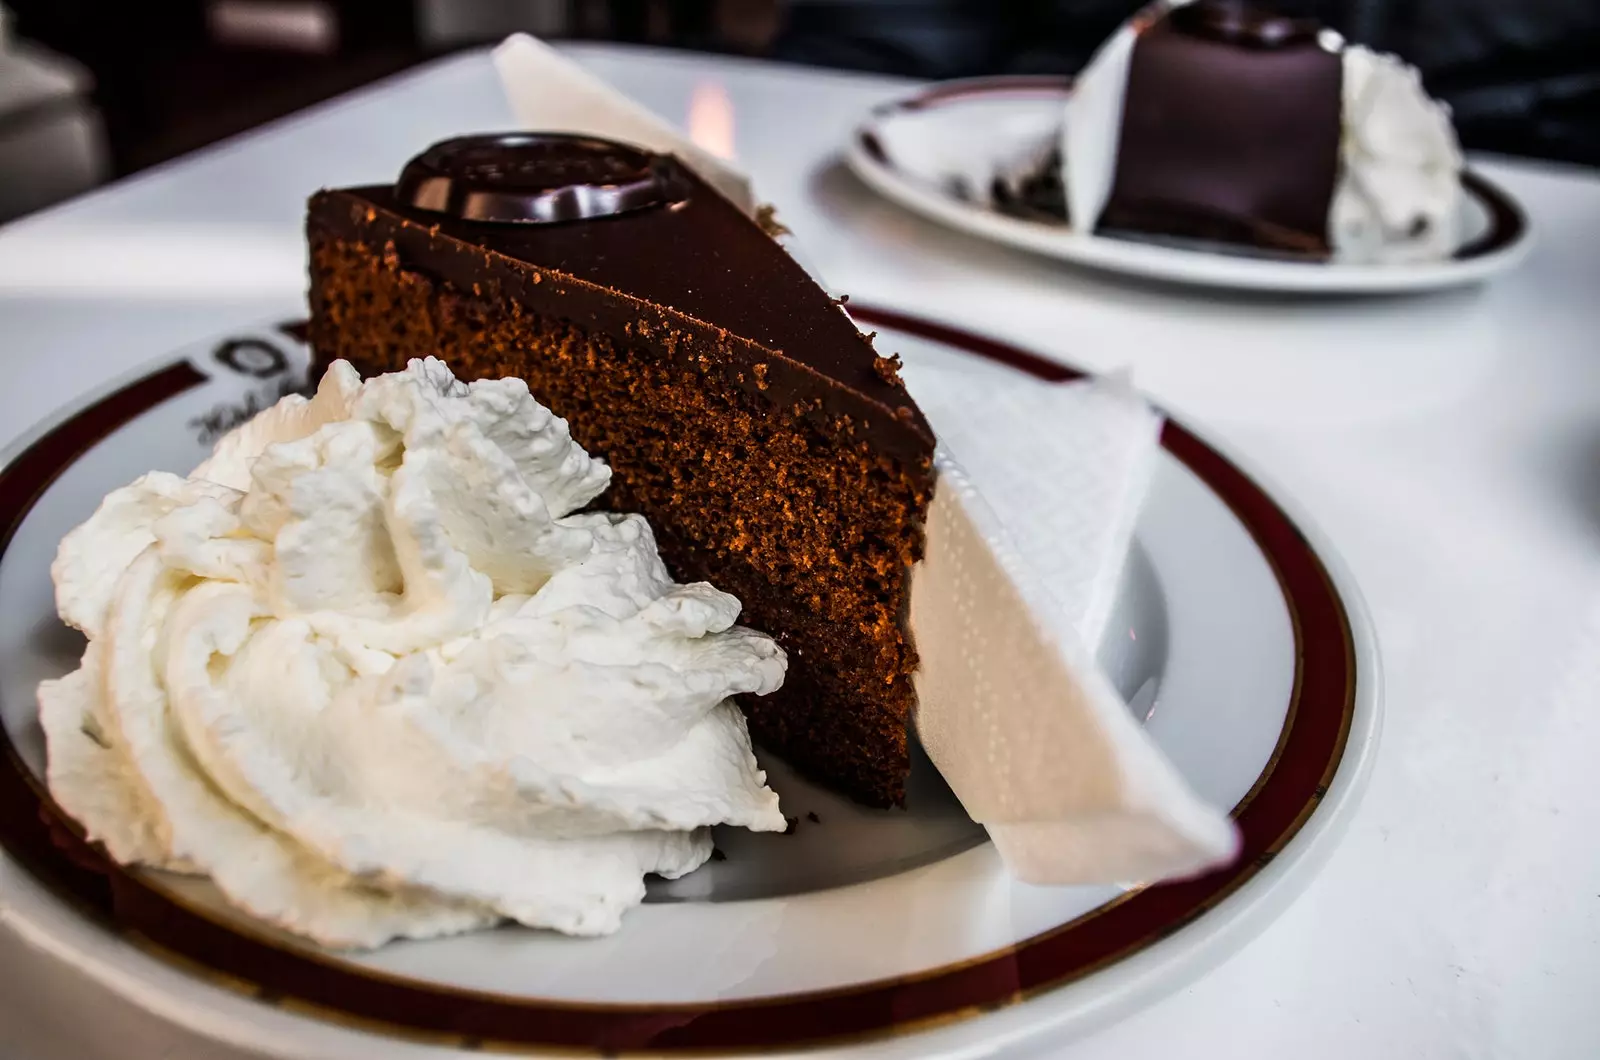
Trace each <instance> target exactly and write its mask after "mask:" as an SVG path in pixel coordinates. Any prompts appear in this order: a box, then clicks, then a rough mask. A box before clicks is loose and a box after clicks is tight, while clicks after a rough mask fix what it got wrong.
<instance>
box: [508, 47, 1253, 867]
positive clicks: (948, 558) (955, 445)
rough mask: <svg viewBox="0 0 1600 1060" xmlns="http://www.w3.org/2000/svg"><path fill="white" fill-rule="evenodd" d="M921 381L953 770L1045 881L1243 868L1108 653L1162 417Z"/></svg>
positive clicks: (616, 96) (916, 619)
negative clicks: (929, 437)
mask: <svg viewBox="0 0 1600 1060" xmlns="http://www.w3.org/2000/svg"><path fill="white" fill-rule="evenodd" d="M494 59H495V65H496V68H497V69H498V70H499V72H500V77H501V80H502V83H503V84H504V86H505V89H506V94H507V96H508V98H509V100H510V102H511V106H512V109H513V111H514V113H516V115H517V117H518V120H519V121H520V122H521V123H522V124H523V125H524V126H525V127H527V128H530V129H537V130H540V131H552V132H578V133H590V134H594V135H599V136H607V137H611V138H614V139H618V140H623V141H627V142H631V143H635V144H639V145H640V146H643V147H647V148H650V149H652V150H655V151H662V152H670V153H672V154H675V155H677V156H678V157H679V158H680V159H682V160H683V161H684V162H685V163H686V164H688V165H690V166H691V167H693V168H694V169H695V171H696V172H697V173H699V174H700V176H701V177H703V178H704V179H705V180H707V181H708V182H709V183H711V184H712V185H713V186H715V187H716V188H718V190H720V191H722V192H723V193H724V194H727V195H729V197H730V198H732V199H733V200H734V201H735V202H736V203H738V204H739V205H740V206H741V207H743V208H744V209H745V210H746V211H753V206H754V202H755V199H754V197H753V196H752V194H751V191H750V184H749V181H748V179H747V178H746V177H745V176H744V175H743V174H742V173H740V172H739V171H738V170H737V169H736V168H734V167H733V166H731V165H729V164H728V163H726V162H724V161H722V160H721V159H718V158H716V157H715V156H713V155H710V154H709V153H707V152H705V151H702V150H700V149H699V148H698V147H696V146H694V145H693V144H692V143H690V142H689V141H688V140H687V139H686V138H685V137H684V136H683V135H682V134H681V133H680V132H679V131H678V130H676V129H675V128H673V127H672V126H671V125H670V124H668V123H667V122H664V121H662V120H661V119H660V118H657V117H656V116H655V115H654V114H651V113H650V112H649V111H646V110H645V109H644V108H642V107H640V106H638V105H637V104H635V103H633V102H632V101H631V100H629V99H627V98H626V97H624V96H622V95H621V94H620V93H618V92H617V91H616V90H615V89H613V88H611V87H610V86H609V85H606V84H605V83H604V82H602V81H600V80H598V79H596V78H594V77H593V76H591V75H590V74H588V73H587V72H585V71H584V70H582V69H581V68H580V67H578V66H576V65H575V64H573V63H572V62H570V61H569V60H567V59H565V58H563V57H562V56H560V55H559V54H557V53H556V52H555V51H553V50H552V49H550V48H549V47H548V46H546V45H544V44H542V43H540V42H538V41H536V40H534V39H533V38H531V37H528V36H525V35H521V34H519V35H517V36H514V37H511V38H508V39H507V40H506V41H505V42H504V43H503V44H501V45H500V46H499V47H498V48H496V49H495V53H494ZM785 245H786V247H787V248H788V249H789V251H790V253H791V254H793V253H794V248H793V246H792V243H786V244H785ZM797 260H800V259H797ZM819 282H820V281H819ZM908 374H909V375H910V382H911V384H912V396H913V397H915V398H916V399H917V400H918V402H919V404H921V405H922V407H923V409H924V411H925V412H926V413H927V415H928V418H929V420H930V422H931V423H932V424H933V427H934V429H935V431H936V432H938V434H939V436H940V440H941V449H940V456H939V474H940V478H939V482H938V486H937V489H936V490H935V492H934V501H933V505H932V508H931V510H930V512H929V517H928V535H927V549H926V558H925V559H924V560H923V562H922V563H921V564H919V566H918V568H917V570H916V571H914V572H913V576H912V594H911V626H912V634H913V637H914V638H915V640H916V644H917V650H918V654H919V655H920V657H921V659H922V666H921V671H920V672H919V673H918V674H917V676H916V679H915V680H916V684H917V691H918V697H919V699H920V701H921V702H920V706H919V708H918V716H917V726H918V730H919V733H920V735H921V737H922V741H923V744H924V745H925V747H926V748H927V750H928V753H929V756H930V757H931V758H932V759H933V761H934V764H935V765H937V766H938V768H939V770H940V772H941V773H943V774H944V777H945V779H946V780H947V781H948V782H949V784H950V786H951V788H952V790H954V791H955V793H956V795H957V796H958V797H959V798H960V799H961V801H962V804H963V805H964V806H965V807H966V809H967V812H968V813H970V814H971V815H972V817H973V819H974V820H977V821H979V822H982V823H983V824H984V825H985V827H987V828H988V830H989V834H990V836H991V837H992V838H993V839H994V841H995V844H996V846H997V847H998V848H999V850H1000V853H1001V856H1002V857H1003V858H1004V860H1005V862H1006V865H1007V867H1008V868H1009V869H1010V870H1011V871H1012V872H1014V873H1015V874H1016V875H1017V876H1018V877H1020V878H1022V879H1024V880H1028V881H1030V882H1035V883H1090V882H1096V883H1105V882H1126V881H1131V880H1151V879H1156V878H1161V877H1166V876H1172V875H1179V874H1182V873H1186V872H1193V871H1197V870H1199V869H1201V868H1204V867H1205V866H1207V865H1209V864H1212V863H1214V862H1216V861H1219V860H1223V859H1226V858H1228V857H1231V856H1232V853H1233V850H1234V848H1235V845H1236V839H1235V834H1234V830H1233V827H1232V825H1231V824H1230V823H1229V822H1228V820H1227V819H1226V818H1225V817H1224V816H1223V815H1222V814H1220V813H1219V812H1217V811H1216V810H1214V809H1213V808H1211V807H1209V806H1206V805H1205V804H1204V803H1202V802H1200V800H1198V799H1197V798H1196V797H1195V796H1194V795H1193V794H1192V793H1191V792H1190V791H1189V790H1188V788H1187V786H1186V785H1185V784H1184V783H1183V780H1182V778H1181V777H1179V776H1178V774H1177V772H1176V770H1174V769H1173V767H1172V765H1171V764H1170V763H1169V762H1167V760H1166V759H1165V757H1164V756H1163V755H1162V754H1161V752H1160V750H1159V749H1158V748H1157V747H1156V746H1155V744H1154V743H1153V742H1152V741H1151V740H1150V739H1149V738H1148V737H1147V736H1146V735H1145V734H1144V731H1143V730H1142V729H1141V728H1140V727H1139V725H1138V724H1137V723H1136V722H1135V721H1134V720H1133V717H1132V715H1131V714H1130V713H1129V712H1128V710H1127V707H1126V705H1125V704H1124V703H1123V702H1122V700H1121V698H1120V697H1119V696H1118V695H1117V692H1116V690H1115V689H1114V688H1112V686H1111V684H1110V681H1109V680H1108V679H1107V678H1106V676H1105V675H1104V674H1103V673H1101V671H1100V669H1099V667H1098V666H1097V665H1096V663H1095V661H1094V654H1093V651H1092V649H1091V647H1090V645H1092V644H1095V643H1097V642H1098V640H1099V637H1100V635H1101V633H1102V632H1103V630H1104V628H1105V623H1106V620H1107V618H1108V616H1109V614H1110V611H1111V605H1112V602H1113V600H1114V594H1115V591H1116V587H1117V582H1118V578H1119V575H1120V573H1121V569H1122V566H1123V563H1124V561H1125V559H1126V557H1127V554H1128V548H1129V544H1130V542H1131V540H1132V534H1133V525H1134V520H1135V517H1136V515H1137V513H1138V508H1139V502H1140V500H1141V499H1142V497H1143V495H1144V491H1145V488H1146V486H1147V485H1148V482H1149V476H1150V471H1151V468H1152V467H1153V466H1154V460H1155V450H1156V436H1157V432H1158V431H1159V428H1160V422H1159V420H1158V418H1157V417H1156V416H1155V415H1154V414H1153V413H1152V412H1151V411H1150V409H1149V408H1148V406H1146V405H1145V403H1144V402H1143V401H1142V400H1140V399H1139V398H1138V397H1137V395H1135V394H1134V393H1133V391H1132V389H1131V388H1130V387H1129V386H1128V385H1127V384H1126V383H1120V382H1110V383H1106V384H1100V385H1091V386H1082V387H1072V386H1068V387H1051V386H1044V385H1041V384H1037V383H1034V382H1032V381H1031V380H1026V379H1022V378H1020V377H1019V378H1018V379H1016V380H1007V379H1004V378H1002V377H998V376H997V377H992V378H993V381H991V379H989V378H986V379H985V380H983V381H982V383H981V384H980V385H974V381H973V379H972V377H971V376H970V375H969V374H967V373H959V372H958V373H949V372H946V373H944V374H943V375H942V376H941V374H940V373H939V372H938V371H936V370H932V369H922V370H920V371H919V370H915V369H913V370H912V371H911V372H910V373H908ZM952 453H959V454H960V459H961V460H962V461H965V462H966V465H967V467H968V468H969V469H970V471H971V475H970V476H969V474H968V471H966V470H963V466H962V464H961V463H958V462H957V460H956V458H955V457H953V456H952V455H951V454H952ZM974 481H976V482H978V483H979V484H980V485H981V487H982V489H983V495H982V496H980V495H979V493H978V490H977V488H975V487H974V485H973V482H974Z"/></svg>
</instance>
